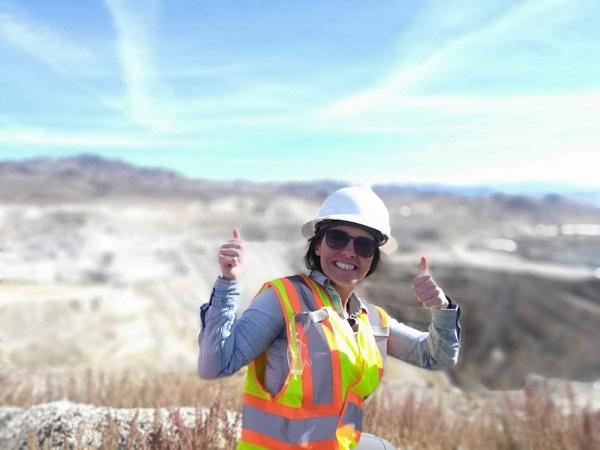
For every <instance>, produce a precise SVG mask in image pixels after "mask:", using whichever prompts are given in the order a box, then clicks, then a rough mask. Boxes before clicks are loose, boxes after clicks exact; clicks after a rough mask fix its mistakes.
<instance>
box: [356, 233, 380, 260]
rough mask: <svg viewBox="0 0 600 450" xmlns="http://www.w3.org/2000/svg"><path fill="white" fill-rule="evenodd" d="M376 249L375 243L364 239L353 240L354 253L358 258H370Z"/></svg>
mask: <svg viewBox="0 0 600 450" xmlns="http://www.w3.org/2000/svg"><path fill="white" fill-rule="evenodd" d="M376 249H377V244H376V243H375V241H373V240H371V239H369V238H365V237H359V238H354V251H355V252H356V254H357V255H358V256H362V257H363V258H370V257H371V256H373V255H374V254H375V250H376Z"/></svg>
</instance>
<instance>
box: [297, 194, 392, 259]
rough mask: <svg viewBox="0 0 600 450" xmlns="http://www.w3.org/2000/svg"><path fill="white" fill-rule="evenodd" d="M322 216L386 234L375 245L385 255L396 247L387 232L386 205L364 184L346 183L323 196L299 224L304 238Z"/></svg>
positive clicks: (388, 216) (389, 232)
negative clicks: (382, 241) (310, 216)
mask: <svg viewBox="0 0 600 450" xmlns="http://www.w3.org/2000/svg"><path fill="white" fill-rule="evenodd" d="M323 220H343V221H345V222H352V223H356V224H359V225H364V226H367V227H369V228H373V229H375V230H377V231H379V232H380V233H381V234H382V235H384V236H385V237H386V238H387V242H386V243H385V244H383V245H382V246H381V247H379V248H380V250H381V251H382V252H383V253H385V254H386V255H390V254H392V253H394V251H395V250H396V248H398V244H397V243H396V240H395V239H394V238H393V237H392V234H391V229H390V214H389V212H388V209H387V208H386V206H385V204H384V203H383V200H381V198H379V197H378V196H377V194H375V192H373V191H372V190H371V189H370V188H368V187H364V186H350V187H345V188H342V189H338V190H337V191H335V192H334V193H333V194H331V195H330V196H329V197H327V198H326V199H325V201H324V202H323V204H322V205H321V208H320V209H319V211H318V212H317V215H316V217H315V218H314V219H312V220H309V221H308V222H306V223H305V224H304V225H302V235H303V236H304V237H305V238H307V239H310V238H311V237H313V236H314V235H315V227H316V225H317V224H318V223H319V222H321V221H323Z"/></svg>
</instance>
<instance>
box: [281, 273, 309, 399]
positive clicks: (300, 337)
mask: <svg viewBox="0 0 600 450" xmlns="http://www.w3.org/2000/svg"><path fill="white" fill-rule="evenodd" d="M281 282H282V283H283V285H284V287H285V291H286V293H287V298H288V300H289V301H290V303H291V306H292V309H293V311H294V313H299V312H301V311H302V310H303V308H302V306H301V303H300V298H299V297H298V291H297V290H296V288H295V287H294V284H293V283H292V282H291V281H290V280H289V278H281ZM295 327H296V339H297V342H298V344H299V345H298V351H299V353H300V355H299V356H300V359H301V361H302V405H303V406H305V407H306V406H310V405H312V403H313V384H314V383H313V376H312V369H311V367H310V354H309V348H308V339H307V337H306V333H305V330H304V324H302V323H295Z"/></svg>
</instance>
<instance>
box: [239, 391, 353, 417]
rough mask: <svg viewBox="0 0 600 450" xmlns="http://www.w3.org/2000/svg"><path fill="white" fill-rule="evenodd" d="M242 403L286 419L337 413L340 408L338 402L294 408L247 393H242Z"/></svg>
mask: <svg viewBox="0 0 600 450" xmlns="http://www.w3.org/2000/svg"><path fill="white" fill-rule="evenodd" d="M244 403H246V404H248V405H250V406H253V407H255V408H261V409H262V410H263V411H266V412H268V413H271V414H278V415H280V416H282V417H287V418H288V419H306V418H309V417H315V416H330V415H333V414H339V412H340V409H341V408H340V404H339V403H338V404H333V405H332V404H327V405H312V406H310V407H307V408H304V407H302V408H294V407H291V406H286V405H282V404H281V403H276V402H273V401H270V400H263V399H261V398H259V397H255V396H254V395H252V394H249V393H245V394H244Z"/></svg>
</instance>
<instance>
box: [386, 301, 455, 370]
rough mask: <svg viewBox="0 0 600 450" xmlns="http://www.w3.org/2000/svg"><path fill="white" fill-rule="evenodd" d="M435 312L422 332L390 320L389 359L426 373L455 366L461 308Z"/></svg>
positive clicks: (452, 304)
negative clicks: (395, 359)
mask: <svg viewBox="0 0 600 450" xmlns="http://www.w3.org/2000/svg"><path fill="white" fill-rule="evenodd" d="M449 300H450V305H451V308H449V309H432V310H431V325H429V330H428V331H419V330H417V329H415V328H412V327H409V326H407V325H405V324H403V323H401V322H398V321H397V320H396V319H393V318H390V335H389V338H388V345H387V351H388V354H389V355H390V356H393V357H394V358H398V359H400V360H402V361H405V362H407V363H410V364H413V365H415V366H418V367H422V368H425V369H443V368H450V367H453V366H454V365H456V363H457V361H458V355H459V349H460V323H459V318H460V314H461V309H460V306H458V305H457V304H456V302H454V300H452V299H450V298H449Z"/></svg>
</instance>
